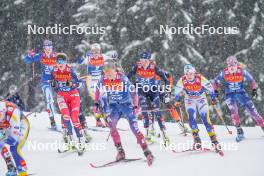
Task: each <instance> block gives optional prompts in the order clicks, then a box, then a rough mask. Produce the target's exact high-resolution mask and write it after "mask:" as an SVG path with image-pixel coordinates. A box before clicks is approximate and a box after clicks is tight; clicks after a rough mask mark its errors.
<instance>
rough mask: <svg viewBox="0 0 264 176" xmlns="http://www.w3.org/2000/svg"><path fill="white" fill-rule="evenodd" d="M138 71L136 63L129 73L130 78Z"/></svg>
mask: <svg viewBox="0 0 264 176" xmlns="http://www.w3.org/2000/svg"><path fill="white" fill-rule="evenodd" d="M136 73H137V66H136V65H135V66H134V67H133V68H132V70H131V71H130V72H129V73H128V74H127V78H128V79H129V80H130V79H131V78H132V76H134V75H135V74H136Z"/></svg>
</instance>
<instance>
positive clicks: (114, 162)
mask: <svg viewBox="0 0 264 176" xmlns="http://www.w3.org/2000/svg"><path fill="white" fill-rule="evenodd" d="M139 160H142V158H133V159H123V160H120V161H111V162H108V163H105V164H102V165H95V164H93V163H90V164H89V165H90V166H91V167H92V168H103V167H109V166H114V165H116V164H119V163H129V162H133V161H139Z"/></svg>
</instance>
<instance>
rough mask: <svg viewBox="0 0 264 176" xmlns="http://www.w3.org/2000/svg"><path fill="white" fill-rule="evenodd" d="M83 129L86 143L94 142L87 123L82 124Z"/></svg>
mask: <svg viewBox="0 0 264 176" xmlns="http://www.w3.org/2000/svg"><path fill="white" fill-rule="evenodd" d="M81 127H82V129H83V135H84V137H85V142H86V143H89V142H90V141H91V140H92V136H91V135H90V134H89V133H88V126H87V123H86V122H82V123H81Z"/></svg>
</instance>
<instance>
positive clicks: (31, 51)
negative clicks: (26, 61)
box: [28, 49, 35, 57]
mask: <svg viewBox="0 0 264 176" xmlns="http://www.w3.org/2000/svg"><path fill="white" fill-rule="evenodd" d="M28 55H29V56H31V57H33V56H34V55H35V51H34V50H33V49H30V50H28Z"/></svg>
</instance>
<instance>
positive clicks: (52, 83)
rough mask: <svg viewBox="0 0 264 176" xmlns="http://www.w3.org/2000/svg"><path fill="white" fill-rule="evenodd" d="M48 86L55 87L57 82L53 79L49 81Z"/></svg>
mask: <svg viewBox="0 0 264 176" xmlns="http://www.w3.org/2000/svg"><path fill="white" fill-rule="evenodd" d="M50 86H51V87H56V86H57V82H56V81H55V80H54V79H53V80H51V81H50Z"/></svg>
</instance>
